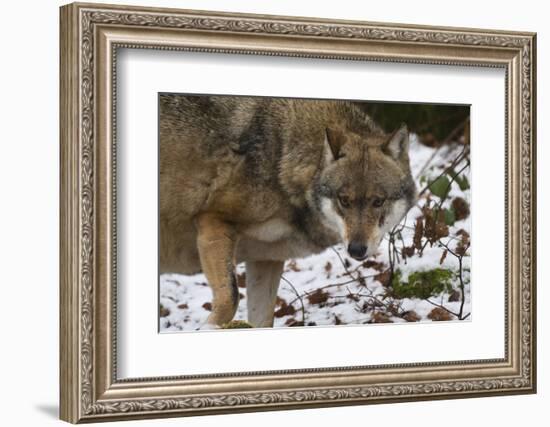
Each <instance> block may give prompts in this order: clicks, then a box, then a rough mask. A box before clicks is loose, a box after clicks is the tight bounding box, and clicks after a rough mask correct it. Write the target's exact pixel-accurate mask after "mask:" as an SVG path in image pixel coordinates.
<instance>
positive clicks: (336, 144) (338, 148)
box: [325, 128, 346, 163]
mask: <svg viewBox="0 0 550 427" xmlns="http://www.w3.org/2000/svg"><path fill="white" fill-rule="evenodd" d="M345 140H346V137H345V135H344V132H342V131H341V130H340V129H334V128H332V129H331V128H327V129H326V130H325V160H326V162H327V163H331V162H333V161H335V160H338V159H339V158H340V157H343V156H342V146H343V145H344V142H345Z"/></svg>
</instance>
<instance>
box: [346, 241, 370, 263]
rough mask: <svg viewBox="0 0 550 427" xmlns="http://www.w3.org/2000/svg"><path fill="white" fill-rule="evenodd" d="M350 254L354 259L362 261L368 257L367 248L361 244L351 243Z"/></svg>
mask: <svg viewBox="0 0 550 427" xmlns="http://www.w3.org/2000/svg"><path fill="white" fill-rule="evenodd" d="M348 252H349V254H350V255H351V256H352V257H353V258H355V259H356V260H358V261H361V260H363V259H365V257H366V256H367V247H366V246H365V245H363V244H362V243H359V242H351V243H350V244H349V245H348Z"/></svg>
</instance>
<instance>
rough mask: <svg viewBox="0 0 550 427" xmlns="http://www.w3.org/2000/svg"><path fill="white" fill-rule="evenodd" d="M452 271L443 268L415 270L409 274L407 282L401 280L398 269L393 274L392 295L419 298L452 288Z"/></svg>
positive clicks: (448, 290)
mask: <svg viewBox="0 0 550 427" xmlns="http://www.w3.org/2000/svg"><path fill="white" fill-rule="evenodd" d="M452 279H453V272H452V271H451V270H447V269H444V268H434V269H433V270H426V271H415V272H414V273H411V274H409V278H408V281H407V282H404V281H403V280H402V274H401V271H400V270H397V271H395V272H394V274H393V278H392V289H393V295H394V296H395V297H397V298H421V299H426V298H429V297H432V296H435V295H438V294H440V293H441V292H444V291H446V292H450V291H451V290H452Z"/></svg>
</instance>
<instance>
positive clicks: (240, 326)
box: [222, 320, 254, 329]
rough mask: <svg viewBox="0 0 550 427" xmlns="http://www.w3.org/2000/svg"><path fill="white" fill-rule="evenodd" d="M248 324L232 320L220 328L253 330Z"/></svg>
mask: <svg viewBox="0 0 550 427" xmlns="http://www.w3.org/2000/svg"><path fill="white" fill-rule="evenodd" d="M253 327H254V326H252V325H251V324H250V323H248V322H245V321H244V320H232V321H231V322H227V323H225V324H224V325H223V326H222V329H244V328H253Z"/></svg>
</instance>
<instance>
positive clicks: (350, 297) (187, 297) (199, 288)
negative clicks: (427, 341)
mask: <svg viewBox="0 0 550 427" xmlns="http://www.w3.org/2000/svg"><path fill="white" fill-rule="evenodd" d="M462 148H463V146H461V145H458V144H456V145H450V146H444V147H442V148H440V149H439V150H436V149H434V148H430V147H427V146H424V145H422V144H420V143H419V142H418V141H417V140H416V138H414V136H413V137H412V138H411V147H410V159H411V168H412V175H413V177H414V178H415V179H416V181H417V185H418V189H419V190H421V189H422V188H424V187H425V185H426V182H431V181H430V180H432V179H434V178H436V177H437V176H438V175H439V174H441V172H442V171H443V170H444V169H445V167H446V166H447V165H448V164H449V163H450V162H451V161H452V160H453V159H454V158H456V157H457V156H458V155H459V154H460V152H461V150H462ZM461 166H462V164H459V165H457V169H458V168H460V167H461ZM466 171H467V175H469V171H468V170H466ZM449 196H450V197H448V200H450V199H452V198H454V197H462V198H464V199H465V200H466V201H467V202H468V203H469V202H470V190H469V189H466V190H464V191H463V190H461V189H460V188H459V186H458V185H457V183H456V182H455V183H453V184H452V187H451V191H450V193H449ZM425 202H426V200H425V199H424V198H421V199H420V200H419V203H418V205H417V206H416V207H414V208H412V209H411V211H409V213H408V215H407V217H406V218H405V220H404V228H403V230H402V232H401V234H402V237H403V240H404V241H405V242H412V239H413V235H414V225H415V220H416V218H417V217H418V216H420V215H421V214H422V211H421V207H422V206H423V204H424V203H425ZM449 205H450V201H446V202H445V203H444V204H443V208H445V207H448V206H449ZM460 229H463V230H465V231H466V232H467V233H470V218H466V219H464V220H461V221H457V222H456V223H455V224H454V225H452V226H450V227H449V231H450V233H449V238H448V239H447V242H448V243H447V244H449V246H453V244H454V243H456V240H457V238H456V232H457V231H458V230H460ZM443 240H445V238H444V239H443ZM407 244H408V243H407ZM442 253H443V249H442V248H441V247H437V246H433V247H430V245H428V246H427V247H426V248H425V250H424V252H423V255H422V256H421V257H419V256H416V255H415V256H413V257H411V258H407V259H406V260H403V259H400V262H399V263H398V265H396V266H395V267H396V268H398V269H399V270H400V271H401V272H402V277H403V278H404V279H406V278H407V277H408V275H409V274H410V273H413V272H415V271H425V270H430V269H434V268H445V269H451V270H453V271H458V268H459V265H458V259H457V258H456V257H454V256H450V255H447V256H446V257H445V259H444V260H443V262H442V263H441V264H440V260H441V257H442ZM388 266H389V256H388V238H385V239H384V241H383V242H382V244H381V245H380V248H379V251H378V254H377V255H376V256H375V257H372V258H370V259H369V260H368V261H366V262H358V261H355V260H353V259H352V258H350V257H349V256H348V255H347V252H346V250H345V248H344V247H342V246H341V245H339V246H335V247H332V248H329V249H327V250H326V251H324V252H323V253H320V254H318V255H313V256H310V257H307V258H302V259H296V260H288V261H287V262H286V264H285V269H284V273H283V276H282V279H281V283H280V287H279V291H278V300H277V301H278V303H277V307H276V312H275V314H276V317H275V324H274V326H275V327H287V326H302V325H306V326H314V325H340V324H350V323H353V324H357V323H373V322H376V323H379V322H383V323H386V322H395V323H398V322H406V321H432V319H433V320H456V319H457V318H456V316H452V315H451V316H449V315H448V314H447V313H448V311H450V312H453V313H458V312H459V310H460V306H461V304H462V303H461V301H460V298H458V301H449V298H451V294H452V291H445V292H442V293H441V294H439V295H435V296H432V297H431V298H430V299H429V301H427V300H425V299H419V298H403V299H397V298H394V297H392V296H391V295H389V296H388V289H387V282H386V283H385V284H386V286H385V285H384V284H383V283H382V282H385V280H384V279H385V276H384V272H386V271H387V269H388ZM463 273H464V275H463V279H464V283H465V292H464V297H465V298H464V307H463V314H464V315H467V314H469V313H470V307H471V303H470V285H469V276H470V256H469V252H468V253H467V255H466V256H465V257H464V258H463ZM237 275H238V279H239V280H238V282H239V293H240V298H241V299H240V303H239V308H238V311H237V314H236V316H235V319H236V320H246V303H247V299H246V287H245V274H244V265H242V264H240V265H238V266H237ZM386 276H387V274H386ZM453 288H454V289H455V290H456V289H459V283H458V279H457V278H456V277H455V278H454V279H453ZM456 293H457V292H456V291H455V298H451V300H453V299H457V298H456ZM211 300H212V292H211V290H210V288H209V287H208V285H207V281H206V278H205V276H204V275H203V274H197V275H194V276H184V275H178V274H163V275H161V277H160V306H161V309H160V316H161V317H160V330H161V332H169V331H191V330H196V329H197V328H199V327H201V326H202V325H203V324H204V323H205V322H206V319H207V317H208V315H209V313H210V311H209V309H210V303H211ZM434 304H438V305H441V306H443V307H444V308H445V309H441V308H436V305H434ZM434 309H435V312H438V314H439V319H436V318H437V317H438V316H435V315H434ZM446 310H448V311H446ZM436 314H437V313H436ZM441 314H443V315H444V316H443V317H441ZM466 318H467V319H470V317H466Z"/></svg>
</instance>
